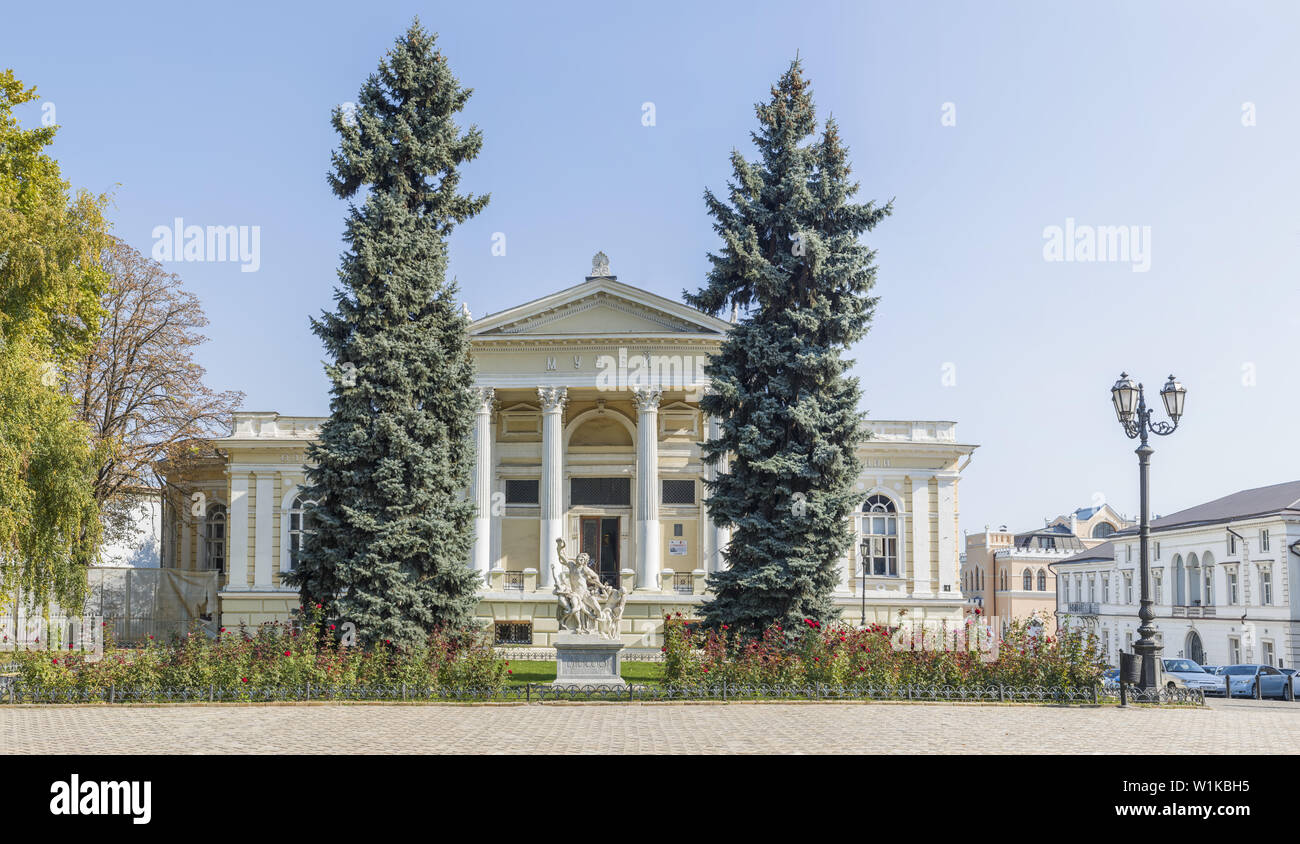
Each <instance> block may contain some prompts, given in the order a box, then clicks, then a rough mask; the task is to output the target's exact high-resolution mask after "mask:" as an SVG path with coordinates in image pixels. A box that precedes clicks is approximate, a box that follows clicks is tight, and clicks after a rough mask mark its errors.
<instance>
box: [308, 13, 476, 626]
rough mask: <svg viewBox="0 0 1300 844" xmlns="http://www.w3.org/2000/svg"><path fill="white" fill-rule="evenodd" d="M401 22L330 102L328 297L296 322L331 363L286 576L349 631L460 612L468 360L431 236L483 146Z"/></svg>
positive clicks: (469, 209) (449, 215) (467, 527)
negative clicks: (338, 104)
mask: <svg viewBox="0 0 1300 844" xmlns="http://www.w3.org/2000/svg"><path fill="white" fill-rule="evenodd" d="M434 40H435V37H434V36H433V35H431V34H429V33H427V32H426V31H425V30H424V29H423V28H422V27H421V26H420V24H419V21H418V20H417V21H415V22H414V23H413V24H412V25H411V27H410V29H409V30H408V31H407V32H406V34H405V35H403V36H402V37H401V38H399V39H398V40H397V43H396V45H395V46H394V47H393V49H392V50H391V51H390V52H389V53H388V55H387V57H386V58H385V59H384V60H382V61H381V62H380V64H379V70H378V72H377V73H375V74H374V75H372V76H371V77H370V78H369V79H367V80H366V82H365V84H364V85H363V86H362V88H361V92H360V95H359V97H358V102H357V104H356V108H355V109H354V110H351V109H350V110H346V111H345V110H343V109H335V110H334V113H333V126H334V129H335V130H336V131H337V132H338V133H339V136H340V144H339V148H338V150H337V151H335V153H334V155H333V171H332V173H331V174H330V176H329V183H330V186H331V187H332V188H333V190H334V193H335V194H336V195H337V196H339V197H341V198H344V199H349V200H356V198H357V197H358V196H360V198H361V202H360V205H359V206H358V205H357V204H355V201H354V202H353V203H350V205H349V210H348V217H347V224H346V232H345V235H344V239H345V240H346V242H347V245H348V250H347V252H346V253H345V254H344V255H343V258H342V266H341V268H340V270H339V280H340V283H341V284H340V287H339V288H336V290H335V297H334V298H335V301H336V303H337V309H336V310H335V311H334V312H333V313H324V314H322V316H321V318H320V319H316V320H313V321H312V328H313V330H314V331H315V333H316V334H317V335H318V336H319V337H320V338H321V340H322V341H323V343H324V345H325V348H326V351H327V352H328V354H329V356H330V357H331V358H332V361H333V362H332V363H330V364H328V365H327V366H326V371H327V373H328V374H329V376H330V378H331V380H332V382H333V383H332V387H331V399H330V417H329V420H328V421H327V422H326V423H325V424H324V426H323V427H322V429H321V437H320V441H319V443H318V444H314V445H312V446H311V447H310V448H309V449H308V452H307V456H308V462H309V464H314V465H311V466H310V467H309V469H308V472H307V479H308V488H307V489H306V490H305V492H306V496H307V497H309V498H311V499H314V500H315V501H316V504H315V506H314V507H313V508H312V509H311V510H310V512H309V517H310V519H311V526H312V527H313V528H314V533H313V534H311V535H310V536H309V537H308V540H307V542H306V543H305V545H304V548H303V549H302V553H301V554H300V558H299V559H298V560H297V561H296V565H295V567H294V571H293V572H292V574H291V575H290V576H289V577H287V578H286V580H287V581H289V582H290V583H292V584H293V585H295V586H297V587H298V589H299V591H300V593H301V595H302V598H303V600H304V601H305V602H309V603H311V604H313V605H314V604H322V605H324V607H325V611H326V612H327V613H328V614H329V615H330V616H331V617H336V618H338V619H340V620H341V621H351V622H353V623H355V624H356V626H357V632H358V634H359V635H360V637H361V639H362V641H363V642H374V641H377V640H382V639H388V640H392V641H393V642H394V643H397V644H414V643H417V642H420V641H423V640H424V639H425V638H426V637H427V635H428V633H429V631H430V630H432V629H434V628H435V627H444V628H447V629H453V630H460V629H465V628H467V627H468V626H469V625H471V624H472V621H473V615H474V606H475V603H476V597H475V593H476V590H477V587H478V577H477V575H476V574H475V573H474V571H473V570H472V569H471V568H470V567H469V565H468V560H469V553H470V546H471V543H472V535H473V527H472V525H473V518H474V504H473V502H472V501H467V500H466V498H465V495H464V493H463V490H464V489H465V488H466V487H467V486H468V483H469V479H470V471H471V469H470V467H471V465H472V462H473V453H472V451H473V445H472V442H471V440H470V431H471V428H472V425H473V419H474V410H473V405H472V403H471V397H470V388H471V385H472V378H473V364H472V361H471V358H470V350H469V341H468V338H467V335H466V327H467V317H465V316H464V315H462V313H461V307H460V305H459V303H458V298H457V292H458V291H457V288H456V285H455V283H454V282H452V283H449V282H448V281H447V280H446V270H447V243H446V241H447V237H448V235H450V234H451V231H452V229H453V228H454V226H455V225H456V224H457V223H460V222H463V221H464V220H466V219H468V218H470V217H472V216H474V215H475V214H477V213H478V212H479V211H480V210H482V208H483V207H484V205H486V204H487V197H486V196H480V197H475V196H471V195H462V194H460V193H458V192H457V187H458V183H459V175H458V172H457V168H458V167H459V166H460V165H461V164H463V163H464V162H466V161H469V160H471V159H473V158H474V157H475V156H476V155H477V154H478V152H479V148H480V147H481V146H482V137H481V135H480V134H479V132H478V130H477V129H475V128H473V127H471V128H470V129H469V131H467V132H465V133H461V131H460V129H459V128H458V126H457V124H456V122H455V117H456V114H457V112H459V111H460V110H461V109H462V108H463V107H464V105H465V101H466V100H467V99H468V98H469V96H470V90H469V89H466V88H462V87H461V86H460V84H459V83H458V82H457V80H456V78H455V77H454V76H453V75H452V73H451V71H450V70H449V69H448V67H447V62H446V60H445V59H444V57H443V56H442V55H441V54H440V53H438V52H437V51H436V50H435V47H434Z"/></svg>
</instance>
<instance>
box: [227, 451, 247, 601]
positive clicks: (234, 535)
mask: <svg viewBox="0 0 1300 844" xmlns="http://www.w3.org/2000/svg"><path fill="white" fill-rule="evenodd" d="M226 509H227V515H228V517H229V518H228V519H227V522H226V524H227V529H228V530H229V531H230V542H229V543H228V544H229V547H228V548H227V549H226V557H227V559H226V570H227V572H228V574H227V575H226V586H227V587H231V588H235V589H247V588H248V474H247V473H240V474H233V473H232V474H231V476H230V506H229V507H228V508H226Z"/></svg>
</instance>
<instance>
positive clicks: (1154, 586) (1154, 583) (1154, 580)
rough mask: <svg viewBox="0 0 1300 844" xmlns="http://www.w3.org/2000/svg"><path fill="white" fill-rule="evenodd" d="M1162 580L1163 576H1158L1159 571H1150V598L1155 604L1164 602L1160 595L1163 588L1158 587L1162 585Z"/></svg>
mask: <svg viewBox="0 0 1300 844" xmlns="http://www.w3.org/2000/svg"><path fill="white" fill-rule="evenodd" d="M1162 581H1163V578H1162V577H1161V576H1160V572H1152V576H1151V591H1152V592H1153V593H1154V594H1153V595H1152V596H1151V600H1152V601H1154V602H1155V603H1157V604H1163V603H1164V598H1163V597H1162V594H1161V593H1162V592H1163V591H1164V590H1163V589H1161V588H1160V587H1161V586H1162V585H1163V584H1162Z"/></svg>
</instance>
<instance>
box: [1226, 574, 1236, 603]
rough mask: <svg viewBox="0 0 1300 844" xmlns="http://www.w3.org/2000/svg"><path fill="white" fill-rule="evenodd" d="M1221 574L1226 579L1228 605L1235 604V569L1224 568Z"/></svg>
mask: <svg viewBox="0 0 1300 844" xmlns="http://www.w3.org/2000/svg"><path fill="white" fill-rule="evenodd" d="M1223 574H1224V576H1225V577H1227V579H1228V603H1229V604H1235V603H1237V569H1236V568H1225V569H1224V570H1223Z"/></svg>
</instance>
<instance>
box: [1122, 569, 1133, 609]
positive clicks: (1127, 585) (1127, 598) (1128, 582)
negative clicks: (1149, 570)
mask: <svg viewBox="0 0 1300 844" xmlns="http://www.w3.org/2000/svg"><path fill="white" fill-rule="evenodd" d="M1124 603H1126V604H1131V603H1133V572H1131V571H1126V572H1124Z"/></svg>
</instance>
